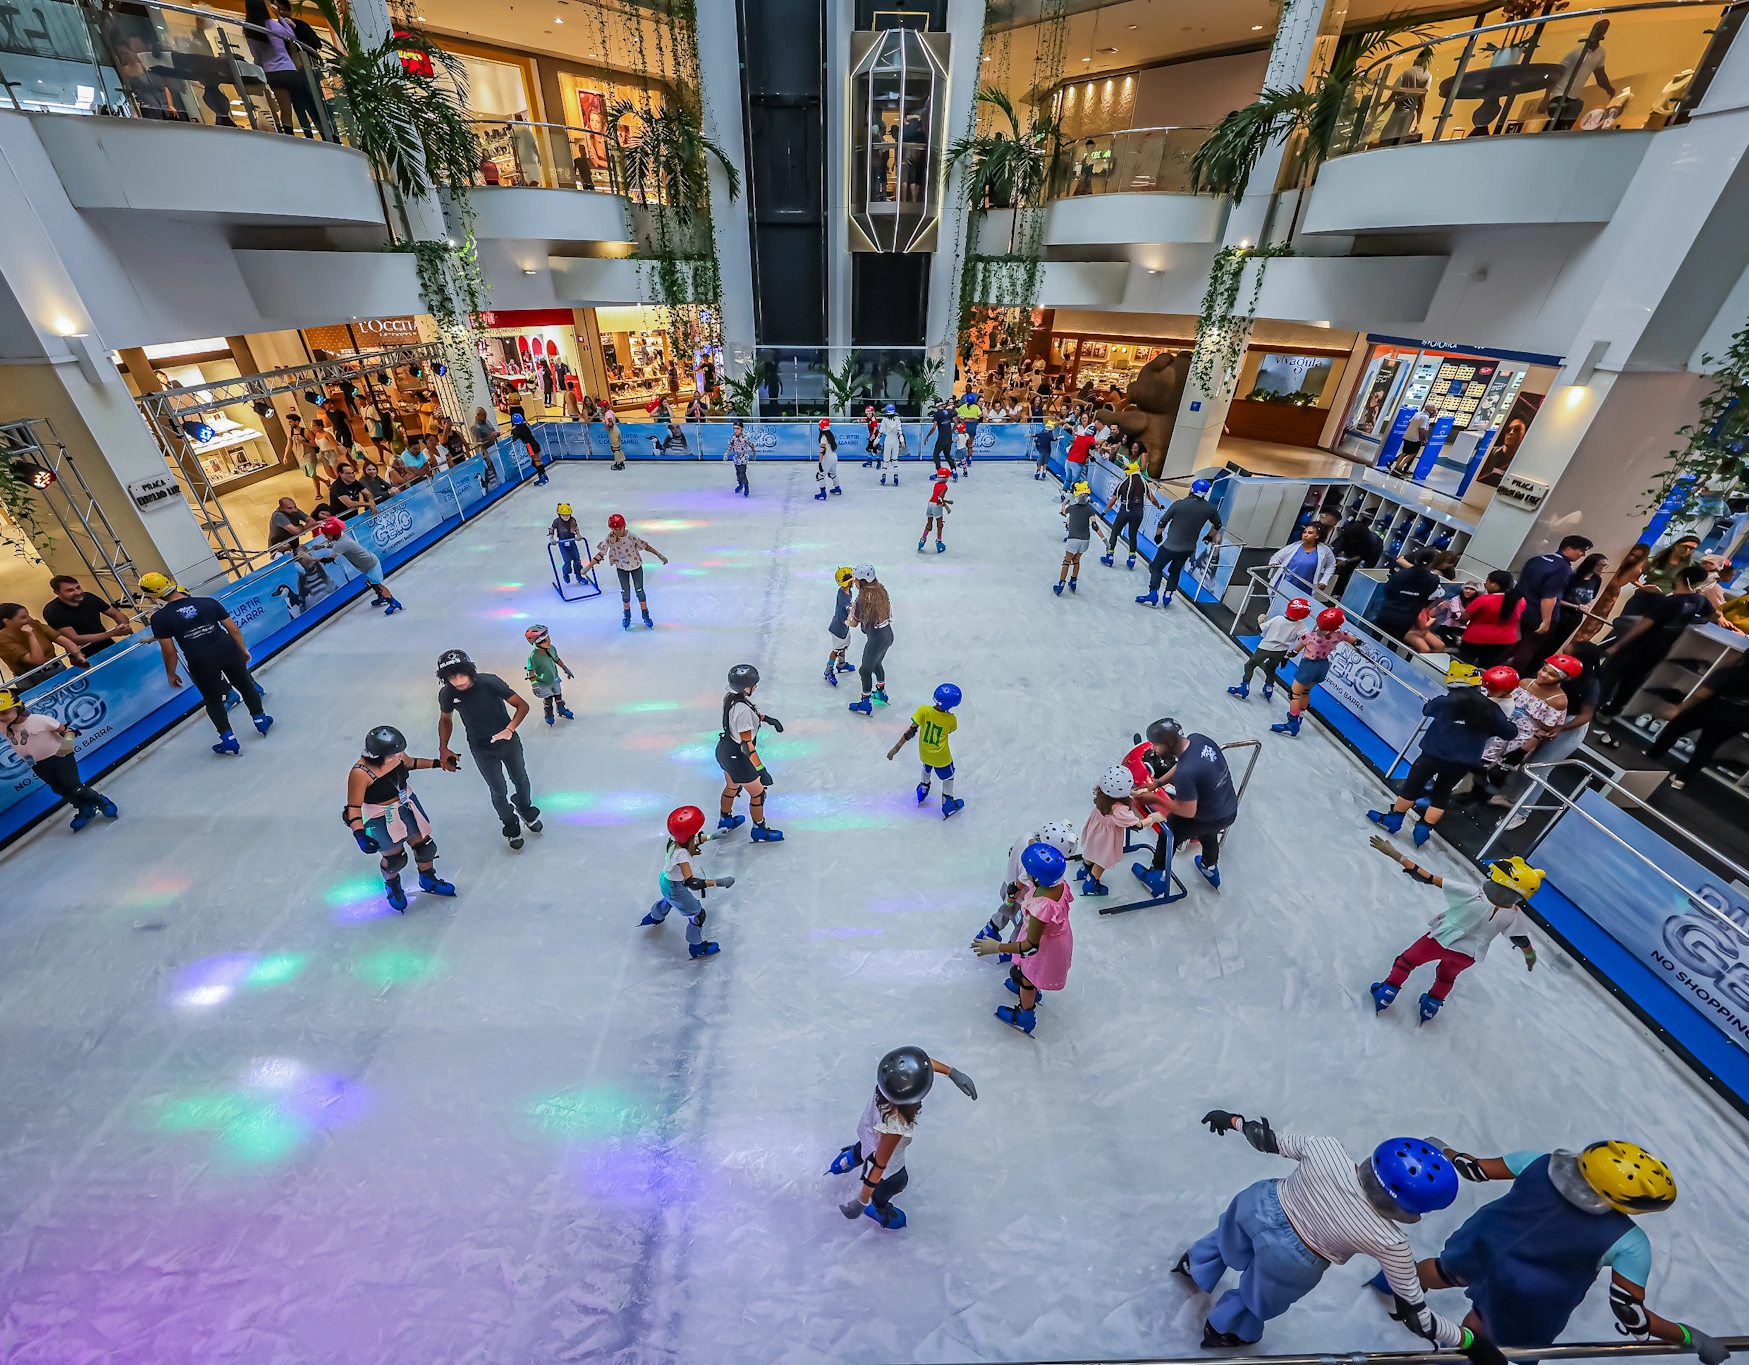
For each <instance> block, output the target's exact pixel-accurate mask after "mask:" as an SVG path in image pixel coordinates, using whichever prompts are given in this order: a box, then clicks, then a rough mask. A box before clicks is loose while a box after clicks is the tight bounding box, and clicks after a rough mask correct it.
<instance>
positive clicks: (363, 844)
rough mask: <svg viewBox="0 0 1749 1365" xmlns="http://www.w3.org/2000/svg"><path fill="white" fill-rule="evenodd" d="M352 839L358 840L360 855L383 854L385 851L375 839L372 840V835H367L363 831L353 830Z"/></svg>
mask: <svg viewBox="0 0 1749 1365" xmlns="http://www.w3.org/2000/svg"><path fill="white" fill-rule="evenodd" d="M352 837H353V838H354V839H356V840H358V851H359V852H360V853H381V852H382V851H383V846H382V845H381V844H379V843H378V842H377V841H376V840H375V839H373V838H371V837H370V835H368V834H366V833H365V832H364V831H363V830H362V829H355V830H353V831H352Z"/></svg>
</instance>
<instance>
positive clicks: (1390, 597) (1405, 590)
mask: <svg viewBox="0 0 1749 1365" xmlns="http://www.w3.org/2000/svg"><path fill="white" fill-rule="evenodd" d="M1435 553H1436V552H1435V551H1433V550H1417V551H1416V552H1415V557H1414V558H1413V559H1411V560H1410V561H1409V567H1408V568H1406V569H1398V570H1397V571H1396V572H1395V573H1394V574H1392V575H1391V576H1390V577H1389V578H1387V579H1386V580H1385V585H1384V587H1383V588H1381V589H1379V606H1378V611H1377V612H1376V613H1375V615H1374V616H1373V624H1374V625H1376V626H1377V627H1378V628H1379V629H1380V630H1381V631H1383V632H1384V633H1385V634H1386V635H1389V636H1392V637H1393V638H1395V639H1397V640H1401V639H1402V638H1403V637H1404V636H1405V635H1407V634H1408V633H1409V631H1410V630H1411V629H1412V628H1413V627H1414V625H1415V618H1416V617H1418V616H1420V615H1421V609H1422V608H1423V607H1425V606H1427V605H1428V604H1429V603H1432V602H1437V601H1438V600H1439V599H1440V598H1441V597H1443V596H1444V595H1445V587H1444V585H1443V584H1442V583H1441V582H1440V580H1439V575H1438V574H1436V573H1434V572H1433V570H1432V569H1430V568H1428V567H1427V565H1428V563H1429V562H1430V561H1431V560H1432V559H1433V556H1434V554H1435Z"/></svg>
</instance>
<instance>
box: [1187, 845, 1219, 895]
mask: <svg viewBox="0 0 1749 1365" xmlns="http://www.w3.org/2000/svg"><path fill="white" fill-rule="evenodd" d="M1191 862H1193V863H1195V864H1196V870H1197V871H1198V872H1200V873H1202V879H1203V880H1204V881H1205V882H1207V883H1208V884H1209V885H1210V886H1212V887H1213V888H1214V889H1215V890H1216V891H1219V890H1220V889H1221V869H1220V868H1218V867H1208V866H1205V865H1204V863H1203V860H1202V854H1200V853H1199V854H1197V855H1196V857H1194V858H1192V859H1191Z"/></svg>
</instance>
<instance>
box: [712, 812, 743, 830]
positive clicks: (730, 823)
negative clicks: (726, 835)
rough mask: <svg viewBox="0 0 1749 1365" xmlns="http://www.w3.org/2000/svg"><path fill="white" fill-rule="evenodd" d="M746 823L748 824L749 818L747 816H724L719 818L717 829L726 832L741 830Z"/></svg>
mask: <svg viewBox="0 0 1749 1365" xmlns="http://www.w3.org/2000/svg"><path fill="white" fill-rule="evenodd" d="M746 823H747V817H746V816H745V815H724V816H719V817H718V819H717V828H718V829H725V830H726V829H739V828H740V827H741V826H742V825H744V824H746Z"/></svg>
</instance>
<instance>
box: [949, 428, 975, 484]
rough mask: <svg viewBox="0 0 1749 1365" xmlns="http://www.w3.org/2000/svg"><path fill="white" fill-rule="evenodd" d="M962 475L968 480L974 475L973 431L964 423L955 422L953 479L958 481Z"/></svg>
mask: <svg viewBox="0 0 1749 1365" xmlns="http://www.w3.org/2000/svg"><path fill="white" fill-rule="evenodd" d="M961 474H964V475H965V476H966V477H967V478H970V477H971V475H972V429H971V427H969V426H968V425H967V424H966V423H964V422H955V423H954V428H953V471H952V474H951V477H952V478H955V479H958V478H959V476H960V475H961Z"/></svg>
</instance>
